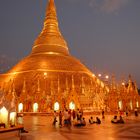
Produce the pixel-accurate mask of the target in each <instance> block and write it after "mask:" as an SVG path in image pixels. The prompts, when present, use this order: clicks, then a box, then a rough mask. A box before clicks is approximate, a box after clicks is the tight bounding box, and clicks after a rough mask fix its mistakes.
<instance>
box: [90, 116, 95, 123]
mask: <svg viewBox="0 0 140 140" xmlns="http://www.w3.org/2000/svg"><path fill="white" fill-rule="evenodd" d="M89 123H90V124H93V123H95V121H94V120H93V117H92V116H91V117H90V118H89Z"/></svg>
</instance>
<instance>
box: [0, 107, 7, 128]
mask: <svg viewBox="0 0 140 140" xmlns="http://www.w3.org/2000/svg"><path fill="white" fill-rule="evenodd" d="M0 121H1V122H2V123H4V124H5V125H6V127H7V126H8V111H7V109H6V108H5V107H2V109H1V110H0Z"/></svg>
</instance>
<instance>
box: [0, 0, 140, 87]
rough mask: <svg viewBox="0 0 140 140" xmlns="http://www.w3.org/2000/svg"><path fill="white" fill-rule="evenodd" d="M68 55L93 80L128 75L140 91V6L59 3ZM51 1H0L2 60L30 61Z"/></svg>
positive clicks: (109, 1)
mask: <svg viewBox="0 0 140 140" xmlns="http://www.w3.org/2000/svg"><path fill="white" fill-rule="evenodd" d="M55 3H56V7H57V13H58V19H59V27H60V30H61V32H62V34H63V36H64V38H65V40H66V41H67V43H68V46H69V50H70V53H71V54H72V55H73V56H75V57H77V58H79V59H80V60H81V62H83V63H84V64H85V65H86V66H87V67H88V68H90V70H91V71H93V72H94V73H95V74H98V73H103V74H109V75H112V74H115V75H116V77H117V78H118V79H121V77H126V76H128V75H129V74H131V75H132V78H133V79H134V80H136V81H137V83H138V86H139V87H140V62H139V61H140V0H55ZM46 4H47V0H0V54H1V55H3V54H4V55H6V56H7V57H9V58H10V57H12V58H14V59H15V60H19V59H21V58H23V57H25V56H27V55H28V54H29V53H30V52H31V49H32V45H33V43H34V40H35V39H36V38H37V36H38V35H39V33H40V31H41V29H42V26H43V21H44V16H45V10H46Z"/></svg>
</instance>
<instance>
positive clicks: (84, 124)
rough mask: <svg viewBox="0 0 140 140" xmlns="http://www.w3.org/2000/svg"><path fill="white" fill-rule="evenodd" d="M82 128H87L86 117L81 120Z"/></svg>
mask: <svg viewBox="0 0 140 140" xmlns="http://www.w3.org/2000/svg"><path fill="white" fill-rule="evenodd" d="M81 126H86V120H85V118H84V117H83V118H82V120H81Z"/></svg>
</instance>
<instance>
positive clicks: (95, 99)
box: [0, 0, 108, 112]
mask: <svg viewBox="0 0 140 140" xmlns="http://www.w3.org/2000/svg"><path fill="white" fill-rule="evenodd" d="M0 88H1V89H2V90H3V91H4V92H5V93H7V94H9V91H11V93H12V92H13V90H14V92H15V93H16V97H17V100H16V104H17V109H18V111H19V112H49V111H51V110H60V109H64V108H71V109H76V108H82V109H83V110H87V111H90V110H93V109H94V110H101V109H102V108H104V100H103V98H104V96H105V95H106V93H107V92H108V89H107V88H106V87H105V85H104V84H103V83H102V82H101V81H100V80H99V79H98V78H97V77H96V76H95V75H93V73H92V72H91V71H90V70H88V69H87V68H86V67H85V66H84V65H83V64H82V63H81V62H80V61H79V60H78V59H76V58H75V57H73V56H71V55H70V53H69V49H68V46H67V43H66V41H65V40H64V38H63V36H62V34H61V32H60V30H59V26H58V20H57V13H56V7H55V4H54V0H49V2H48V6H47V10H46V16H45V20H44V27H43V29H42V31H41V33H40V35H39V36H38V37H37V39H36V40H35V42H34V45H33V48H32V51H31V53H30V54H29V55H28V56H27V57H25V58H24V59H22V60H21V61H20V62H19V63H18V64H16V65H15V66H14V67H13V68H12V69H11V70H10V71H8V72H7V73H5V74H1V75H0Z"/></svg>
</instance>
